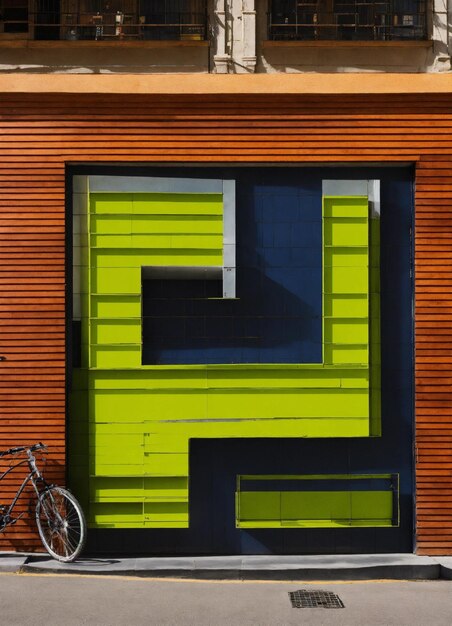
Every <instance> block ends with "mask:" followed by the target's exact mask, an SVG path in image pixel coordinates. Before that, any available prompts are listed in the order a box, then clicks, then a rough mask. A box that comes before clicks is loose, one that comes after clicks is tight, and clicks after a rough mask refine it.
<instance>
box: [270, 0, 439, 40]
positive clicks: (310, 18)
mask: <svg viewBox="0 0 452 626" xmlns="http://www.w3.org/2000/svg"><path fill="white" fill-rule="evenodd" d="M426 38H427V3H426V0H270V11H269V39H274V40H280V41H290V40H295V41H302V40H308V41H309V40H319V41H325V40H336V41H372V40H373V41H392V40H393V41H397V40H419V39H426Z"/></svg>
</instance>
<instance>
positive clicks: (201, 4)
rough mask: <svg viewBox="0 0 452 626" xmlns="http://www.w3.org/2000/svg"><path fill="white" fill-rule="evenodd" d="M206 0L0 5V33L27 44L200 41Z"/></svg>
mask: <svg viewBox="0 0 452 626" xmlns="http://www.w3.org/2000/svg"><path fill="white" fill-rule="evenodd" d="M206 24H207V1H206V0H31V2H29V1H28V0H0V33H3V34H4V35H5V36H7V35H8V34H10V35H12V36H14V35H15V36H20V33H25V35H26V36H29V37H30V38H32V39H41V40H52V39H65V40H68V41H75V40H96V41H117V40H153V39H162V40H168V39H178V40H184V39H185V40H203V39H205V38H206Z"/></svg>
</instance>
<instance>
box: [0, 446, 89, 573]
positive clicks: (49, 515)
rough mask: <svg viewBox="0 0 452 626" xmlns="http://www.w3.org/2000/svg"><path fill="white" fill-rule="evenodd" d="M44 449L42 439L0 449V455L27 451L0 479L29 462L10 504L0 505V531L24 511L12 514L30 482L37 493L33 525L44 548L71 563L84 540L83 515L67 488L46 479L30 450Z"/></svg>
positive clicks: (54, 555)
mask: <svg viewBox="0 0 452 626" xmlns="http://www.w3.org/2000/svg"><path fill="white" fill-rule="evenodd" d="M46 449H47V446H46V445H44V444H43V443H36V444H34V445H32V446H19V447H16V448H10V449H9V450H6V451H4V452H0V458H2V457H5V456H8V455H10V456H14V455H16V454H20V453H22V452H25V453H26V455H27V456H26V458H25V459H22V460H20V461H19V462H18V463H15V464H14V465H12V464H10V467H9V468H8V469H7V470H6V471H5V472H3V473H2V474H0V481H2V480H3V479H4V478H5V476H7V475H8V474H9V473H10V472H12V471H13V470H15V469H16V468H18V467H20V466H21V465H25V464H28V468H29V474H27V476H26V477H25V479H24V481H23V482H22V484H21V486H20V487H19V489H18V490H17V492H16V494H15V496H14V498H13V500H12V502H11V504H10V505H9V506H5V505H3V506H0V532H3V531H4V530H5V529H6V528H7V527H8V526H12V525H13V524H15V523H16V522H17V521H18V520H19V519H20V518H21V517H22V516H23V515H24V514H25V513H20V515H19V516H18V517H12V515H11V514H12V512H13V509H14V507H15V505H16V503H17V501H18V500H19V498H20V496H21V494H22V492H23V491H24V489H25V487H26V486H27V484H28V483H29V482H31V483H32V485H33V488H34V490H35V492H36V497H37V503H36V525H37V527H38V532H39V537H40V538H41V541H42V543H43V545H44V548H45V549H46V550H47V552H48V553H49V554H50V555H51V556H52V557H53V558H54V559H57V560H58V561H63V562H64V563H70V562H71V561H74V560H75V559H76V558H77V557H78V556H79V554H80V553H81V551H82V550H83V546H84V544H85V540H86V521H85V516H84V515H83V511H82V508H81V506H80V504H79V503H78V502H77V500H76V499H75V498H74V496H73V495H72V494H71V493H70V492H69V491H67V489H63V488H62V487H58V486H57V485H50V484H49V483H47V482H46V481H45V479H44V477H43V475H42V473H41V472H40V470H39V469H38V466H37V464H36V458H35V456H34V454H33V452H36V451H37V450H46ZM11 463H13V461H12V462H11Z"/></svg>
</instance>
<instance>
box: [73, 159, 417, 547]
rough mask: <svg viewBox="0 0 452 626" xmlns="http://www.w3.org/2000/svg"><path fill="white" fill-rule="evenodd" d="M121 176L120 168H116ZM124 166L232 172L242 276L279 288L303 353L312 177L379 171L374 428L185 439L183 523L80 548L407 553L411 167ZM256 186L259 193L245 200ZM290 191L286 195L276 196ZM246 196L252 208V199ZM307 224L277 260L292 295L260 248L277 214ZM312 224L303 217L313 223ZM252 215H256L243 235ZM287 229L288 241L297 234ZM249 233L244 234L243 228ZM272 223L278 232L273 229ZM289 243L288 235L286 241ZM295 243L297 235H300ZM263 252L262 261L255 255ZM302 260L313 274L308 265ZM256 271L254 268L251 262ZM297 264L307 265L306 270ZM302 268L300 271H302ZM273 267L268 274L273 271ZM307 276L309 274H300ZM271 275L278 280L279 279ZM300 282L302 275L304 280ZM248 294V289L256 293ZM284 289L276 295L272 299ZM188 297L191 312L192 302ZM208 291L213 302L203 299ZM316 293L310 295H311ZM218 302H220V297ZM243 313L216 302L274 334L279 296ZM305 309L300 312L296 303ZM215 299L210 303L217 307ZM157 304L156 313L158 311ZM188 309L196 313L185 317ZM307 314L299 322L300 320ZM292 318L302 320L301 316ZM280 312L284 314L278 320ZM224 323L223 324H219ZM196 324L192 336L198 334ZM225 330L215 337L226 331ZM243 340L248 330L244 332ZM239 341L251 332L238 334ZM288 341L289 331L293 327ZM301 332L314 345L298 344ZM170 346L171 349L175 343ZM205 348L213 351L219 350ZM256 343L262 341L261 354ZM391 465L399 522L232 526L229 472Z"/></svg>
mask: <svg viewBox="0 0 452 626" xmlns="http://www.w3.org/2000/svg"><path fill="white" fill-rule="evenodd" d="M87 171H89V172H90V173H94V172H95V173H110V174H111V173H112V172H111V170H108V169H107V168H99V169H96V170H94V169H90V170H81V169H80V170H78V172H77V173H86V172H87ZM115 171H116V172H117V173H120V174H122V175H125V174H127V175H130V173H131V170H130V169H122V168H118V169H117V170H115ZM133 174H135V175H141V176H143V175H160V176H171V175H174V176H184V177H186V176H195V177H198V178H206V177H209V176H211V177H212V178H230V177H235V178H237V180H238V181H240V185H239V189H240V190H241V191H240V197H239V200H238V206H248V207H249V210H247V211H246V212H245V214H246V218H245V217H241V218H240V219H243V220H244V222H241V223H244V224H245V226H246V229H248V230H247V231H246V232H247V236H248V237H254V238H255V240H256V242H257V243H258V244H259V245H257V243H256V245H255V246H249V245H248V244H247V242H246V241H243V240H241V241H239V248H240V253H239V254H240V258H241V259H242V260H243V267H242V270H241V271H242V272H245V273H247V272H248V276H247V277H246V280H248V281H250V284H251V286H252V287H253V286H254V285H253V276H254V280H256V277H259V276H263V277H264V278H262V280H265V281H272V282H274V283H276V284H277V285H278V289H284V295H285V297H286V298H287V302H288V303H289V305H291V306H292V307H293V309H292V310H294V311H297V312H298V314H299V315H298V317H299V319H300V323H303V324H304V323H306V325H305V326H302V327H300V328H297V327H296V323H297V321H296V317H297V316H294V321H293V324H294V326H291V327H290V328H289V329H288V331H287V332H288V333H289V334H290V335H292V333H293V334H296V333H298V336H297V338H299V341H300V344H299V346H298V347H297V348H296V349H297V350H299V351H300V354H301V352H302V351H303V350H305V349H306V353H305V355H304V360H311V358H312V355H313V353H315V351H316V350H317V349H319V348H316V347H315V342H316V341H318V340H319V338H320V319H318V318H317V317H316V315H313V314H312V312H313V311H315V310H316V306H317V305H318V302H317V301H316V300H315V298H314V292H315V284H316V280H317V278H316V276H315V272H316V271H317V270H318V268H319V267H320V258H318V257H317V256H316V255H317V254H321V247H320V240H317V241H314V240H313V239H312V238H313V237H315V232H317V231H316V227H315V225H314V224H315V223H316V221H317V218H318V217H319V215H320V213H319V211H320V201H321V184H322V179H325V178H328V179H331V178H337V179H347V178H348V179H361V178H379V179H380V180H381V181H382V184H381V206H382V215H381V337H382V355H381V358H382V433H383V434H382V436H381V437H375V438H358V439H346V438H335V439H307V438H302V439H241V440H240V439H220V440H215V439H209V440H201V439H199V440H196V439H194V440H191V443H190V528H188V529H179V530H178V529H167V530H165V529H152V530H151V529H149V530H113V529H112V530H91V531H90V534H89V546H88V548H89V549H90V550H91V551H93V552H104V553H105V552H111V551H112V550H114V551H115V552H116V553H117V554H120V553H122V554H146V553H147V554H320V553H323V554H328V553H329V554H334V553H336V554H346V553H384V552H411V551H412V549H413V472H412V444H413V325H412V278H411V228H412V211H413V193H412V181H413V172H412V169H411V168H406V167H394V168H383V167H382V168H356V167H354V168H348V167H347V168H346V167H344V168H342V167H341V168H330V167H325V168H298V167H294V168H249V169H248V168H246V169H244V170H242V169H240V168H230V169H229V168H212V169H210V168H197V169H196V168H181V169H175V168H141V169H134V170H133ZM256 187H258V189H259V194H260V196H261V197H260V201H259V202H256V201H255V195H254V194H255V191H254V190H255V188H256ZM287 197H290V198H292V199H295V198H298V199H299V202H297V203H295V200H294V201H293V203H292V202H291V203H290V210H289V209H288V210H287V211H283V210H282V209H281V207H283V206H289V205H288V204H287V203H286V200H285V199H286V198H287ZM251 207H252V210H251ZM295 215H297V220H299V221H301V222H303V220H304V221H305V223H306V224H309V225H310V226H309V227H308V226H307V227H306V228H307V229H308V228H311V227H312V229H313V230H311V231H310V233H311V234H310V237H311V239H310V240H308V239H309V238H308V237H307V238H306V239H305V240H304V241H303V245H301V244H300V245H299V246H293V247H292V248H291V260H292V264H291V265H290V266H289V268H288V269H290V270H294V269H295V268H299V271H300V274H299V275H300V276H301V275H303V282H304V284H305V286H306V292H307V293H308V294H309V293H311V292H312V294H311V295H312V299H309V298H310V296H309V295H308V296H307V300H306V302H305V301H304V299H302V298H297V297H295V298H294V297H293V293H292V291H291V289H292V285H293V281H294V280H295V282H296V279H294V278H293V276H292V275H291V273H290V272H289V274H288V276H287V277H286V276H285V274H284V272H282V273H279V272H280V269H281V268H279V267H278V263H277V257H278V255H276V258H273V257H271V254H269V251H271V250H273V249H274V248H272V247H267V248H264V237H265V242H266V243H268V244H269V245H270V244H273V245H274V244H275V243H279V242H280V241H282V240H285V238H287V231H285V229H284V226H280V225H281V224H283V223H285V220H289V223H292V224H297V223H298V222H297V221H296V219H295V217H294V216H295ZM312 223H314V224H312ZM266 224H268V225H273V226H275V234H274V235H271V234H269V232H268V231H267V230H266V226H265V225H266ZM253 225H254V226H256V231H255V234H254V235H253V234H252V228H253ZM294 232H296V239H297V243H298V242H299V240H301V238H302V237H303V234H302V233H301V232H298V231H295V230H294V231H293V232H292V233H291V236H295V235H293V233H294ZM250 233H251V234H250ZM276 233H277V234H276ZM292 243H294V242H292ZM305 244H306V245H305ZM262 255H265V263H264V262H262ZM311 268H312V274H313V275H312V276H310V274H311ZM261 270H263V271H261ZM305 270H307V271H305ZM303 271H305V273H304V274H302V273H301V272H303ZM274 272H275V273H274ZM309 281H311V282H309ZM281 283H282V287H281ZM308 285H311V286H308ZM257 293H259V292H257ZM283 300H284V299H283ZM196 302H197V301H196V300H194V301H193V303H192V305H191V309H190V310H191V311H198V312H200V311H202V310H203V309H202V307H201V308H198V307H197V306H196ZM214 302H218V301H214ZM316 302H317V304H316ZM220 304H221V302H220ZM248 304H249V312H248V311H247V312H246V313H245V312H243V313H242V314H241V315H240V316H235V317H234V316H233V315H232V313H231V312H233V308H232V307H233V306H234V304H233V303H229V304H228V305H226V309H227V310H228V314H227V315H225V317H226V318H230V317H231V315H232V317H233V321H234V327H233V333H234V334H238V335H241V336H244V337H245V336H248V333H250V332H253V330H254V329H256V332H259V333H261V334H263V333H264V332H265V333H268V332H275V333H278V332H279V331H278V328H277V327H278V324H275V327H273V328H272V320H274V319H275V318H277V317H278V316H279V315H281V312H280V311H281V302H271V303H267V305H266V306H268V307H272V308H268V309H266V310H268V311H270V310H271V312H272V313H271V315H270V314H269V315H267V316H266V317H265V319H264V318H259V319H258V318H257V317H256V315H255V309H253V307H252V304H253V303H252V302H249V303H248ZM306 312H308V315H305V317H303V314H305V313H306ZM222 314H223V313H222V309H221V307H220V306H219V307H218V308H216V309H215V315H218V316H221V315H222ZM162 315H163V313H162ZM194 317H199V316H194ZM308 319H309V324H310V326H309V328H308ZM302 320H306V321H305V322H304V321H302ZM197 323H198V326H193V327H191V328H190V331H189V332H190V333H191V334H193V336H195V337H198V334H199V333H201V332H204V330H202V331H201V330H200V326H199V323H200V322H199V319H198V320H197ZM286 323H288V320H287V319H286V321H285V324H286ZM227 332H228V333H230V332H231V330H230V326H228V331H227ZM201 337H202V335H200V336H199V338H201ZM278 337H279V339H277V340H276V339H275V342H274V346H269V348H268V350H269V351H272V350H274V351H275V352H274V353H276V352H277V351H278V350H279V349H280V348H281V349H282V350H284V349H285V347H286V343H285V340H284V339H283V340H281V338H280V335H278ZM226 339H227V337H225V338H224V342H226ZM247 341H248V340H247ZM249 341H250V344H251V342H252V341H253V340H252V338H249ZM292 341H295V340H294V339H293V338H292ZM309 342H312V343H313V345H312V346H309ZM178 349H179V348H177V347H176V348H175V350H178ZM228 349H229V348H228V347H227V346H221V347H220V348H218V347H216V348H211V347H206V353H207V352H208V351H209V350H213V351H215V354H216V355H217V356H218V352H219V350H225V351H227V350H228ZM240 349H241V350H242V353H243V358H244V360H247V359H249V360H252V358H254V357H255V355H256V347H255V346H253V345H252V344H251V345H248V344H247V342H246V341H245V340H243V341H242V342H241V345H240ZM265 349H266V348H265V347H263V348H262V352H263V354H262V356H263V357H265V358H267V357H268V354H264V352H265ZM347 473H364V474H382V473H384V474H399V475H400V527H398V528H350V529H347V528H341V529H326V528H324V529H261V530H239V529H237V528H236V527H235V502H234V494H235V488H236V476H237V474H347Z"/></svg>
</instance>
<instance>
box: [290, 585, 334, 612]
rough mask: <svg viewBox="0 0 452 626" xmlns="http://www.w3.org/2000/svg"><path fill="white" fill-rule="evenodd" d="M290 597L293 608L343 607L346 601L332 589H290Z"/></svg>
mask: <svg viewBox="0 0 452 626" xmlns="http://www.w3.org/2000/svg"><path fill="white" fill-rule="evenodd" d="M289 598H290V601H291V603H292V608H293V609H343V608H345V607H344V603H343V602H342V600H341V599H340V598H339V596H338V595H337V594H336V593H333V592H332V591H322V590H321V589H319V590H317V591H308V590H307V589H300V590H299V591H289Z"/></svg>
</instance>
